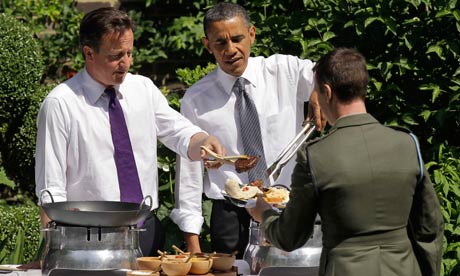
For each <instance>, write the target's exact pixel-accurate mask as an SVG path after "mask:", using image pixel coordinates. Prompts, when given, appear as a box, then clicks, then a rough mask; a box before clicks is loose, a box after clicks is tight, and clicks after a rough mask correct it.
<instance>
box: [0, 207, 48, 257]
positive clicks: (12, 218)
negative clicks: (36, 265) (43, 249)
mask: <svg viewBox="0 0 460 276" xmlns="http://www.w3.org/2000/svg"><path fill="white" fill-rule="evenodd" d="M0 225H1V226H2V227H1V228H0V264H22V263H28V262H31V261H34V260H36V258H37V256H36V253H37V251H38V247H39V244H40V239H41V234H40V212H39V209H38V207H37V206H27V205H23V206H17V207H15V206H8V205H0Z"/></svg>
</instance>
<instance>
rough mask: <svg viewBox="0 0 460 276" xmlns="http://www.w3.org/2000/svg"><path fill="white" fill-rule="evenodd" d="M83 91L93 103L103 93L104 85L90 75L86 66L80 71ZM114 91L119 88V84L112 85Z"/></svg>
mask: <svg viewBox="0 0 460 276" xmlns="http://www.w3.org/2000/svg"><path fill="white" fill-rule="evenodd" d="M82 84H83V93H84V95H85V97H86V98H88V100H89V102H90V103H91V104H95V103H96V102H97V101H98V100H99V99H100V98H101V96H102V95H105V94H104V90H105V88H106V87H105V86H103V85H102V84H100V83H99V82H97V81H96V80H95V79H93V77H91V76H90V74H89V73H88V71H87V70H86V67H85V68H84V69H83V72H82ZM114 88H115V91H118V90H119V85H116V86H114Z"/></svg>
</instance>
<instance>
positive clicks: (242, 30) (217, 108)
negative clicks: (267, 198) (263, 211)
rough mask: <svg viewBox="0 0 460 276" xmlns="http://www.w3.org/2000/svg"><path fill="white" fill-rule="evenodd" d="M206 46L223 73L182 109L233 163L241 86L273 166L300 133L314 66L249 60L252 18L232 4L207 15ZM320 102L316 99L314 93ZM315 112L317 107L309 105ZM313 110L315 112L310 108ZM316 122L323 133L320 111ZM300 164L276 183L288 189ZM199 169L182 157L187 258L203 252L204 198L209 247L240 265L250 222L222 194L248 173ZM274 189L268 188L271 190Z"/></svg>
mask: <svg viewBox="0 0 460 276" xmlns="http://www.w3.org/2000/svg"><path fill="white" fill-rule="evenodd" d="M204 31H205V35H206V37H204V38H203V44H204V46H205V47H206V49H207V50H208V51H209V52H210V53H212V54H213V55H214V57H215V58H216V61H217V63H218V67H217V69H216V70H214V71H213V72H211V73H209V74H208V75H207V76H205V77H204V78H203V79H201V80H200V81H198V82H197V83H196V84H194V85H193V86H192V87H190V88H189V89H188V90H187V92H186V93H185V95H184V98H183V99H182V102H181V113H182V114H183V115H184V116H185V117H187V118H189V119H190V120H191V121H192V122H193V123H194V124H196V125H198V126H200V127H201V128H202V129H204V130H206V131H208V132H212V133H213V135H215V136H216V137H218V139H219V140H220V141H221V142H222V144H223V145H224V146H225V148H226V150H227V152H228V154H229V155H238V154H245V152H244V149H243V145H242V141H241V134H240V131H241V128H240V120H239V116H238V113H237V112H236V111H235V102H236V95H235V93H233V92H232V88H233V86H234V84H235V82H236V81H237V79H238V78H241V79H242V80H243V85H244V89H245V90H246V92H247V93H248V94H249V96H250V97H251V98H252V101H253V102H254V104H255V106H256V109H257V113H258V118H259V123H260V130H261V136H262V143H263V149H264V156H265V160H266V163H267V165H270V164H271V163H272V162H273V161H274V160H275V159H276V157H277V156H278V155H279V154H280V152H281V151H282V149H283V148H284V147H285V146H287V144H288V143H289V141H290V140H291V139H292V138H293V137H295V135H296V133H298V132H299V131H300V130H301V128H302V123H303V121H304V119H305V118H304V117H305V116H304V103H305V102H306V101H308V100H309V99H310V97H311V95H312V91H313V72H312V68H313V65H314V63H313V62H311V61H310V60H302V59H299V58H297V57H294V56H287V55H273V56H270V57H268V58H264V57H250V48H251V45H252V44H253V42H254V39H255V32H256V30H255V27H254V26H252V25H251V23H250V20H249V16H248V14H247V12H246V11H245V10H244V8H242V7H241V6H239V5H237V4H232V3H219V4H216V5H215V6H214V7H213V8H211V9H210V10H209V11H207V12H206V14H205V18H204ZM313 95H314V96H316V93H313ZM311 102H314V103H315V104H316V105H317V101H311ZM311 109H312V110H313V108H311ZM314 111H315V112H318V113H317V114H316V115H317V116H315V119H317V120H316V121H317V122H316V123H317V127H318V128H322V125H321V124H324V121H321V115H320V114H319V109H316V108H315V110H314ZM293 163H294V160H291V162H290V163H289V164H288V165H287V166H286V167H285V169H284V170H283V171H282V173H281V175H280V177H279V178H278V180H277V183H281V184H284V185H287V186H289V185H290V182H291V181H290V177H291V172H292V168H293ZM203 170H204V169H203V167H202V165H201V164H200V163H199V162H193V161H189V160H186V159H185V158H180V157H178V159H177V168H176V193H175V197H176V202H175V208H174V209H173V211H172V213H171V219H172V220H173V221H174V222H175V223H176V224H177V225H178V226H179V228H180V229H181V230H182V231H183V232H184V234H185V242H186V244H187V250H188V251H191V252H200V251H201V247H200V243H199V236H198V235H199V233H200V232H201V227H202V224H203V221H204V219H203V216H202V208H201V199H202V193H203V191H204V193H205V194H206V196H207V197H208V198H210V199H212V201H213V209H212V214H211V246H212V249H213V250H215V251H218V252H228V253H230V252H233V251H234V250H238V251H239V254H238V257H241V256H242V254H243V252H244V249H245V247H246V245H247V242H248V236H249V234H248V226H249V221H250V220H249V219H250V217H249V215H248V214H247V212H246V210H245V209H244V208H238V207H235V206H232V205H231V204H229V203H227V202H226V201H224V200H223V199H224V198H223V196H222V193H221V191H222V189H223V187H224V184H225V181H226V180H227V179H229V178H233V179H237V180H238V181H239V182H240V183H249V179H248V174H247V173H241V174H240V173H237V172H236V171H235V168H234V166H232V165H227V164H225V165H223V166H222V167H221V168H220V169H219V170H213V171H207V174H205V175H204V178H203ZM267 184H268V185H270V184H275V183H265V185H267Z"/></svg>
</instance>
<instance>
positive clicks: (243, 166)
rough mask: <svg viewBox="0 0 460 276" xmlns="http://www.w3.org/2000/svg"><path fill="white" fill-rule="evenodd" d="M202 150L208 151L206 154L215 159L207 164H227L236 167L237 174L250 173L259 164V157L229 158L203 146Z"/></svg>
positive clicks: (241, 156)
mask: <svg viewBox="0 0 460 276" xmlns="http://www.w3.org/2000/svg"><path fill="white" fill-rule="evenodd" d="M201 149H203V150H204V151H206V153H207V154H208V155H209V156H211V157H212V158H214V160H208V161H206V162H208V164H209V163H211V164H212V165H216V163H226V164H230V165H234V166H235V170H236V172H237V173H242V172H246V171H249V170H250V169H252V168H254V167H255V166H256V165H257V162H259V157H258V156H251V155H245V154H243V155H229V156H222V155H219V154H217V153H215V152H214V151H212V150H211V149H209V148H207V147H205V146H201Z"/></svg>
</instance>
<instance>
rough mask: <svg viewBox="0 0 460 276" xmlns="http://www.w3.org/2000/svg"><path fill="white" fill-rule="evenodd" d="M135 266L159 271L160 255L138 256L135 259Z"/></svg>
mask: <svg viewBox="0 0 460 276" xmlns="http://www.w3.org/2000/svg"><path fill="white" fill-rule="evenodd" d="M136 262H137V267H138V268H139V269H141V270H153V271H159V270H160V265H161V259H160V257H139V258H137V259H136Z"/></svg>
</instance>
